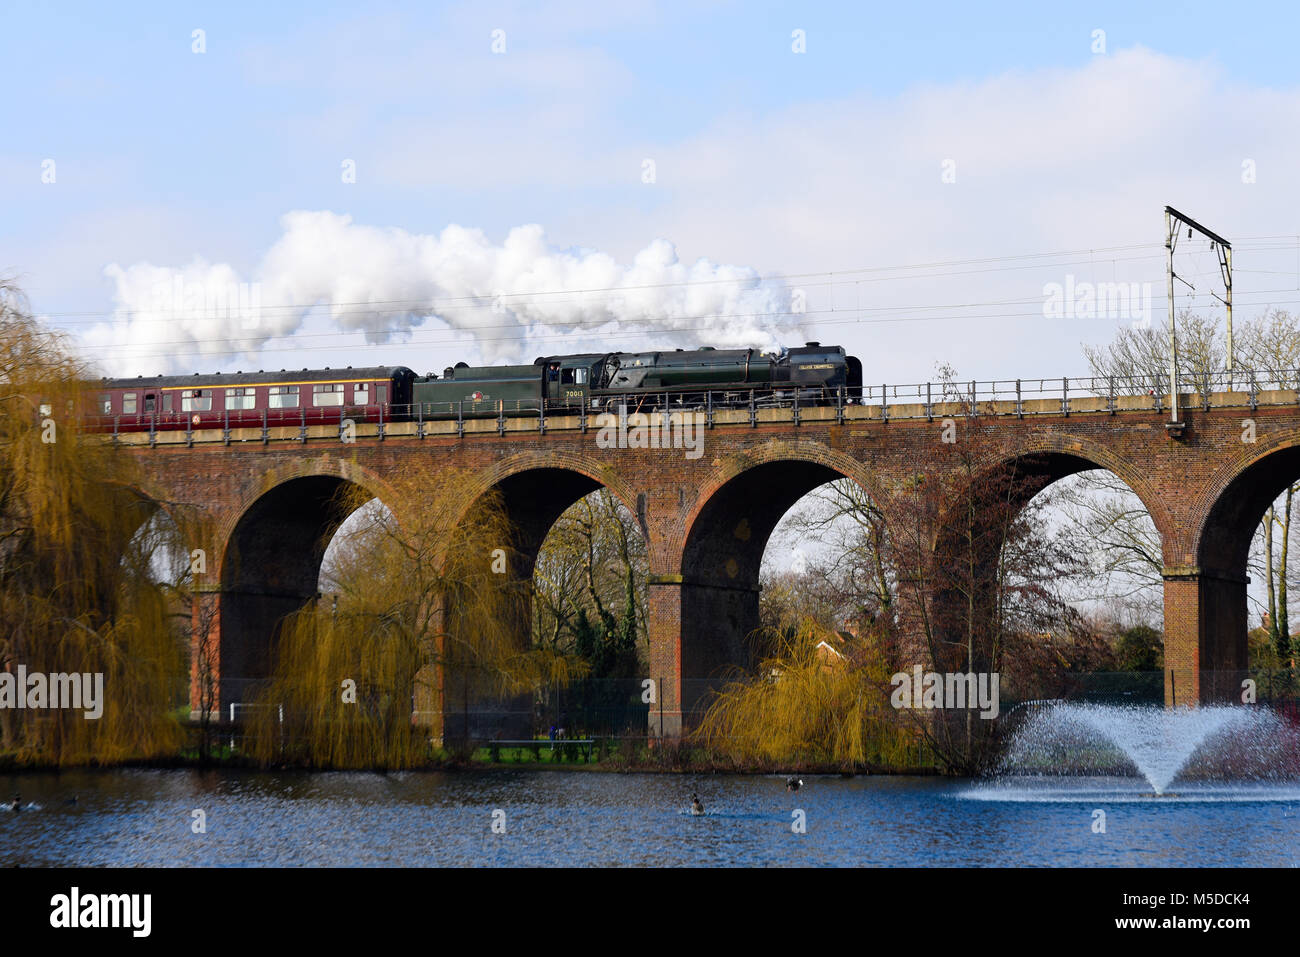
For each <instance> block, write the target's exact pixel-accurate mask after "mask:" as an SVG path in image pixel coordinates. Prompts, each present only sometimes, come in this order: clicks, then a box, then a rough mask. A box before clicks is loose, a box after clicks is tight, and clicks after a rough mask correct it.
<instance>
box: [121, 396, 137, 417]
mask: <svg viewBox="0 0 1300 957" xmlns="http://www.w3.org/2000/svg"><path fill="white" fill-rule="evenodd" d="M135 406H136V393H134V392H127V393H125V394H124V395H123V396H122V414H123V415H135Z"/></svg>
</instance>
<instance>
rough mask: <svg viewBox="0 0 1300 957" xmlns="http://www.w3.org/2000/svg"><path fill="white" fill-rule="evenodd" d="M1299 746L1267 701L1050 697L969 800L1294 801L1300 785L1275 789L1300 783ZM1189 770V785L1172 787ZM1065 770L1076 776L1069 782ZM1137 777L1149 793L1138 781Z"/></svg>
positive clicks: (1018, 732) (1026, 720) (1031, 714)
mask: <svg viewBox="0 0 1300 957" xmlns="http://www.w3.org/2000/svg"><path fill="white" fill-rule="evenodd" d="M1298 743H1300V742H1298V739H1297V735H1296V732H1295V730H1294V729H1292V728H1291V727H1290V726H1288V725H1287V724H1286V723H1285V722H1283V721H1282V720H1281V719H1280V718H1279V717H1278V716H1277V715H1276V714H1274V713H1273V712H1272V711H1271V710H1269V709H1267V708H1262V707H1248V706H1232V705H1207V706H1202V707H1178V708H1162V707H1159V706H1156V705H1151V706H1146V707H1138V706H1131V705H1103V704H1091V703H1077V704H1076V703H1071V702H1064V701H1060V702H1044V703H1042V704H1040V705H1039V706H1037V707H1035V708H1034V709H1032V710H1031V711H1030V712H1029V713H1028V715H1027V716H1026V717H1025V718H1024V720H1023V723H1022V724H1021V725H1020V726H1019V728H1018V729H1017V730H1016V731H1015V733H1014V734H1013V735H1012V738H1011V740H1010V742H1009V744H1008V746H1007V748H1006V750H1005V752H1004V756H1003V759H1002V762H1001V764H1000V767H999V772H998V774H997V776H996V777H997V779H996V780H995V781H994V782H993V784H992V786H986V787H981V788H976V789H974V790H973V791H972V792H968V794H967V796H969V797H977V798H988V799H1000V800H1068V799H1070V795H1075V796H1077V797H1079V798H1083V797H1084V796H1085V795H1086V796H1087V797H1088V798H1093V797H1100V796H1103V795H1106V794H1113V795H1115V796H1117V797H1119V798H1121V799H1126V800H1143V799H1145V800H1151V799H1157V798H1163V799H1167V800H1170V799H1179V800H1273V799H1277V798H1281V797H1284V796H1285V797H1286V798H1288V799H1294V798H1295V795H1296V791H1295V788H1294V786H1292V787H1286V788H1283V789H1281V790H1278V789H1277V788H1276V787H1270V786H1268V785H1269V784H1270V783H1271V784H1277V783H1278V782H1280V781H1287V782H1288V783H1289V784H1291V785H1294V783H1295V772H1296V764H1297V757H1298V756H1300V748H1298V747H1297V744H1298ZM1135 772H1136V774H1135ZM1180 775H1182V776H1184V777H1185V778H1187V781H1186V782H1185V783H1187V785H1188V787H1182V786H1180V788H1179V790H1178V791H1171V790H1170V788H1171V786H1172V785H1173V783H1174V782H1175V780H1179V779H1180ZM1062 776H1066V777H1068V778H1071V779H1073V780H1071V781H1070V782H1068V785H1067V786H1065V787H1062V786H1061V784H1062ZM1135 777H1136V778H1138V779H1139V780H1141V781H1142V782H1144V783H1145V790H1135V789H1134V788H1133V787H1132V786H1131V785H1132V782H1133V780H1134V779H1135ZM1053 782H1055V786H1053ZM1261 785H1263V786H1261Z"/></svg>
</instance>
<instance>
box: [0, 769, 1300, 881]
mask: <svg viewBox="0 0 1300 957" xmlns="http://www.w3.org/2000/svg"><path fill="white" fill-rule="evenodd" d="M804 780H805V782H806V784H805V787H804V788H803V789H802V790H800V791H798V792H796V793H793V794H792V793H789V792H787V791H786V790H785V783H784V779H783V778H778V777H744V776H718V775H698V776H693V775H669V774H612V773H603V772H564V771H527V770H514V769H499V770H498V769H493V770H485V771H470V772H460V773H455V774H428V773H409V774H390V775H376V774H341V773H336V774H307V773H293V774H291V773H254V772H231V771H221V772H209V773H201V772H198V771H105V772H75V773H64V774H61V775H56V774H39V775H21V776H4V777H0V799H6V800H7V799H8V798H9V796H10V795H12V794H14V793H15V792H17V793H21V795H22V801H23V803H24V804H35V805H39V807H38V808H37V807H33V808H30V809H27V810H24V811H22V812H21V813H17V814H14V813H12V812H7V813H2V814H0V863H3V864H4V865H6V866H14V865H21V866H42V865H83V866H85V865H90V866H97V865H118V866H134V865H140V866H248V865H254V866H256V865H347V866H354V865H363V866H366V865H374V866H384V865H414V866H419V865H439V866H454V865H485V866H499V865H551V864H563V865H597V866H599V865H621V866H625V865H695V866H710V865H712V866H716V865H744V866H764V865H775V866H783V865H847V866H862V865H899V866H903V865H906V866H954V865H956V866H965V865H990V866H1022V865H1075V866H1079V865H1102V866H1107V865H1116V866H1118V865H1126V866H1148V865H1151V866H1187V865H1200V866H1207V865H1217V866H1233V865H1250V866H1265V867H1267V866H1297V865H1300V789H1297V788H1296V787H1294V786H1290V787H1282V786H1264V785H1260V786H1257V787H1254V788H1253V795H1252V794H1247V793H1237V794H1225V793H1222V792H1220V793H1211V792H1210V791H1206V790H1202V791H1200V792H1197V794H1193V793H1191V791H1192V790H1194V789H1179V788H1175V790H1177V791H1179V795H1180V797H1179V798H1177V799H1162V800H1159V801H1154V800H1142V799H1140V797H1139V794H1138V792H1139V791H1140V785H1139V784H1137V783H1136V782H1135V781H1133V780H1124V779H1119V780H1117V781H1110V780H1103V779H1093V780H1082V781H1081V780H1079V779H1069V780H1067V781H1066V782H1065V783H1062V781H1061V780H1060V779H1057V780H1040V781H1027V782H1026V781H1021V782H1016V783H1013V784H1011V785H1001V786H991V785H986V784H979V783H972V782H970V781H952V780H942V779H935V778H905V777H858V778H852V779H842V778H839V777H806V778H805V779H804ZM692 791H694V792H698V794H699V795H700V798H701V800H702V801H703V803H704V805H705V807H706V808H707V813H706V814H704V815H703V816H698V817H697V816H692V815H689V814H687V813H686V809H687V806H688V804H689V802H690V796H691V793H692ZM1184 791H1186V792H1187V793H1184ZM74 795H75V796H76V798H77V801H76V803H75V804H72V803H67V802H68V800H69V799H70V798H71V797H72V796H74ZM1097 808H1101V809H1104V810H1105V811H1106V815H1107V817H1106V825H1107V827H1106V833H1105V834H1097V833H1093V830H1092V827H1093V821H1094V817H1093V811H1094V810H1095V809H1097ZM195 809H201V810H203V811H204V813H205V815H206V824H207V833H204V834H195V833H193V832H192V831H191V822H192V821H193V820H194V818H193V816H192V811H193V810H195ZM795 809H799V810H802V811H803V812H804V813H805V815H806V821H807V833H806V834H795V833H792V831H791V823H792V821H793V820H794V818H793V817H792V812H793V811H794V810H795ZM494 810H501V811H504V812H505V827H506V833H504V834H494V833H492V830H491V825H492V821H493V811H494ZM498 819H499V818H498Z"/></svg>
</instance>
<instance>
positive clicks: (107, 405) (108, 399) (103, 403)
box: [99, 395, 113, 415]
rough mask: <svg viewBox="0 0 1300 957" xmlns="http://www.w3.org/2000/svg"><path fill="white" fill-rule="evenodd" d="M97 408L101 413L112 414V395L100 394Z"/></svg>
mask: <svg viewBox="0 0 1300 957" xmlns="http://www.w3.org/2000/svg"><path fill="white" fill-rule="evenodd" d="M99 408H100V413H101V414H102V415H112V414H113V397H112V396H111V395H101V396H100V397H99Z"/></svg>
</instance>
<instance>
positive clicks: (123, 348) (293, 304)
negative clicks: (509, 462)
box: [87, 211, 799, 373]
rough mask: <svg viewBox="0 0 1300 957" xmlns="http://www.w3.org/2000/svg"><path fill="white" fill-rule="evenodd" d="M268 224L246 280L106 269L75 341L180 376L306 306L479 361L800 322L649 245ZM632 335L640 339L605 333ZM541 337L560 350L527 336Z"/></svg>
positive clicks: (323, 218) (286, 323)
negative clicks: (600, 248) (273, 228)
mask: <svg viewBox="0 0 1300 957" xmlns="http://www.w3.org/2000/svg"><path fill="white" fill-rule="evenodd" d="M281 222H282V226H283V229H284V232H283V235H282V236H281V237H280V238H279V239H278V240H277V241H276V243H275V244H274V245H273V246H272V247H271V248H270V249H269V250H268V251H267V253H266V255H265V256H264V257H263V259H262V262H261V264H260V266H259V267H258V269H257V271H256V274H255V278H253V279H252V280H248V279H244V278H242V277H240V276H239V275H238V273H237V272H236V271H235V270H234V269H232V268H231V267H230V266H228V265H225V264H217V265H212V264H209V263H207V262H204V261H203V260H197V259H196V260H195V261H194V262H193V263H191V264H190V265H189V266H185V267H171V266H155V265H152V264H150V263H137V264H135V265H132V266H127V267H125V268H123V267H122V266H119V265H117V264H116V263H114V264H112V265H110V266H108V267H107V268H106V269H105V275H107V276H108V277H109V278H111V279H112V280H113V281H114V284H115V287H116V288H115V292H114V296H115V302H116V311H115V313H114V316H113V319H112V320H111V321H110V322H106V323H102V324H100V325H97V326H95V327H93V328H92V329H91V331H90V332H89V333H88V334H87V340H88V344H89V345H90V346H91V347H92V348H93V349H94V350H95V351H96V352H97V354H98V355H99V356H100V357H101V359H102V361H103V362H104V364H105V365H106V366H108V367H109V368H111V369H113V370H114V371H119V372H124V373H128V372H129V373H134V372H156V371H158V370H160V369H162V368H164V367H168V366H170V367H172V368H173V369H174V370H175V371H182V370H183V369H185V367H190V368H193V367H196V366H197V363H198V361H199V360H200V359H202V358H212V359H215V360H217V364H219V365H224V364H228V363H229V362H230V361H233V360H234V359H236V358H238V357H240V356H247V357H253V356H256V355H258V354H259V353H260V352H262V351H263V349H264V348H266V347H267V346H268V343H270V347H271V348H275V349H283V348H284V347H285V345H286V342H285V341H284V340H285V339H287V338H288V337H291V336H293V335H294V334H295V333H297V332H299V330H300V329H302V327H303V324H304V321H305V320H306V319H307V317H308V315H309V314H310V313H313V310H316V312H315V313H314V314H315V315H321V314H327V315H328V316H329V318H330V321H331V324H332V326H333V328H334V329H335V330H336V331H351V332H360V333H363V334H364V336H365V339H366V341H367V342H374V343H379V342H387V341H390V340H391V339H393V338H394V337H396V338H399V339H405V338H409V337H410V335H411V333H412V332H413V330H414V329H415V328H416V327H418V326H420V325H421V324H423V323H424V322H426V320H428V319H430V318H435V319H438V320H441V321H442V322H443V323H445V324H446V325H447V326H449V327H451V328H453V329H458V330H464V331H467V332H469V333H471V334H472V335H473V336H474V338H475V341H476V344H477V348H478V351H479V354H480V356H481V358H482V360H483V361H485V362H492V361H500V360H502V359H523V360H525V361H527V360H531V358H532V355H533V354H534V352H538V351H540V352H548V353H556V352H563V351H572V350H573V349H575V348H577V347H578V345H579V344H581V345H583V346H585V347H586V348H589V349H591V350H592V351H600V350H602V349H605V348H608V349H611V350H638V349H661V348H671V347H674V346H683V347H689V346H692V345H713V346H719V347H724V348H725V347H747V346H755V347H761V348H764V349H774V348H778V347H779V346H780V345H781V344H782V343H783V342H785V341H788V340H790V339H792V338H796V337H797V334H798V330H799V323H798V319H799V317H798V316H797V315H792V314H791V298H792V297H791V291H790V290H789V289H788V288H787V287H786V286H785V284H784V283H783V282H780V281H769V280H763V279H760V277H759V276H758V274H757V273H756V272H755V271H754V270H753V269H750V268H747V267H739V266H725V265H717V264H715V263H712V262H709V261H707V260H704V259H701V260H699V261H698V262H696V263H695V264H694V265H686V264H684V263H681V262H679V261H678V259H677V254H676V250H675V249H674V247H673V245H672V244H671V243H669V242H667V241H665V240H662V239H660V240H655V241H654V242H652V243H650V244H649V245H648V246H646V247H645V249H643V250H641V252H639V253H638V254H637V255H636V257H635V258H634V259H633V261H632V262H631V263H629V264H626V265H624V264H620V263H618V262H616V261H615V260H614V259H613V258H612V257H610V256H608V255H606V254H605V253H601V252H596V251H592V250H579V251H565V250H561V249H557V248H556V247H554V246H551V245H549V244H548V243H547V242H546V238H545V235H544V233H543V231H542V228H541V227H540V226H535V225H533V226H520V227H518V228H516V229H513V230H511V231H510V234H509V235H508V236H507V237H506V239H505V242H504V243H502V244H500V245H496V244H493V243H492V242H490V241H489V240H488V238H487V237H486V236H485V235H484V234H483V232H482V231H481V230H477V229H466V228H463V227H461V226H454V225H453V226H448V227H447V228H445V229H444V230H443V231H442V232H441V233H440V234H438V235H425V234H415V233H409V232H406V231H405V230H402V229H381V228H376V227H372V226H359V225H356V224H354V223H353V222H352V221H351V217H349V216H342V215H338V214H335V213H332V212H328V211H322V212H309V211H296V212H291V213H288V214H286V215H285V216H284V217H283V219H282V221H281ZM640 330H644V331H646V332H647V336H646V337H645V338H631V337H621V338H616V339H611V338H610V336H611V334H612V333H614V332H630V331H640ZM556 334H563V335H565V336H566V337H569V341H570V343H571V344H570V345H568V346H566V345H565V344H564V343H560V342H556V341H555V340H554V339H552V340H551V341H550V342H547V343H544V344H539V345H537V346H536V347H534V346H531V345H530V344H529V343H528V341H527V340H528V338H529V337H537V336H548V337H550V336H554V335H556ZM274 340H279V341H278V342H276V341H274ZM289 345H292V343H289ZM362 361H364V360H362ZM309 364H310V363H309ZM358 364H361V363H358ZM185 371H188V370H185Z"/></svg>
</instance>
